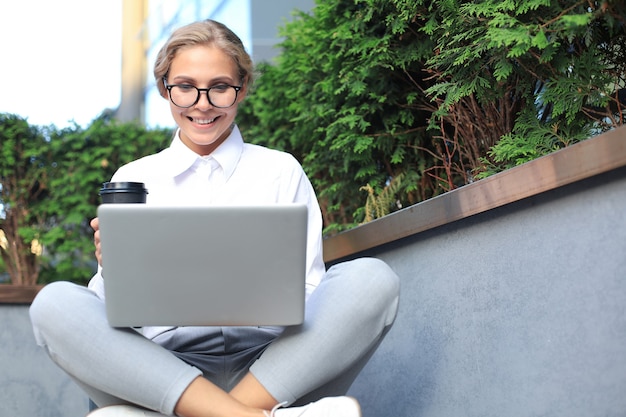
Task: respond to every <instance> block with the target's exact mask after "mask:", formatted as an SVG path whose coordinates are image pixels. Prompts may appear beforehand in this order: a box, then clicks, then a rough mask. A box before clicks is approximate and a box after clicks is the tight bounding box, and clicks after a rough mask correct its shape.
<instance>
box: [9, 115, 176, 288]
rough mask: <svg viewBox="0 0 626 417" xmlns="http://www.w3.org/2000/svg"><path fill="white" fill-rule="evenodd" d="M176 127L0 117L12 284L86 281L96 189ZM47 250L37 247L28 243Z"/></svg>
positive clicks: (92, 260)
mask: <svg viewBox="0 0 626 417" xmlns="http://www.w3.org/2000/svg"><path fill="white" fill-rule="evenodd" d="M171 134H172V133H171V131H168V130H160V129H157V130H147V129H145V128H144V127H142V126H140V125H138V124H134V123H123V124H122V123H116V122H114V121H110V120H106V119H97V120H95V121H94V122H93V123H92V124H91V125H90V126H88V127H87V128H86V129H84V128H81V127H79V126H73V127H69V128H65V129H61V130H58V129H56V128H55V127H54V126H48V127H32V126H29V125H28V123H27V122H26V121H25V120H24V119H21V118H19V117H17V116H14V115H1V117H0V140H1V142H0V152H1V154H2V159H1V160H0V172H1V177H0V184H2V194H1V195H0V204H2V205H3V207H4V213H3V216H0V228H1V229H2V230H3V231H4V234H5V235H6V239H7V243H8V244H7V245H6V246H7V249H4V248H2V249H1V250H2V256H3V260H4V264H5V269H6V270H7V272H8V273H9V275H10V277H11V281H12V283H13V284H34V283H36V282H38V281H39V282H50V281H54V280H59V279H63V280H70V281H75V282H84V281H85V280H86V279H88V278H89V277H90V275H91V274H92V273H93V272H94V269H95V266H96V265H95V257H94V255H93V251H94V247H93V231H92V230H91V228H90V226H89V221H90V220H91V219H92V218H93V217H95V214H96V208H97V206H98V204H99V202H100V200H99V195H98V190H99V189H100V187H101V185H102V183H103V182H105V181H108V180H109V179H110V178H111V176H112V175H113V173H114V172H115V170H116V169H117V168H119V167H120V166H121V165H123V164H125V163H127V162H130V161H132V160H134V159H137V158H138V157H141V156H144V155H147V154H151V153H154V152H157V151H159V150H160V149H163V148H164V147H165V146H167V145H168V144H169V141H170V139H171ZM33 242H35V243H34V244H35V246H36V247H40V248H42V249H43V251H42V253H40V254H35V253H33V251H32V250H31V247H32V246H33Z"/></svg>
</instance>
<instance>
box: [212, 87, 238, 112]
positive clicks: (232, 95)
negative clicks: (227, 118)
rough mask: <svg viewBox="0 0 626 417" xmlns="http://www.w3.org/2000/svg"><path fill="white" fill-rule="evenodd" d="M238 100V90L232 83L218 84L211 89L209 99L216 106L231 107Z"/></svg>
mask: <svg viewBox="0 0 626 417" xmlns="http://www.w3.org/2000/svg"><path fill="white" fill-rule="evenodd" d="M235 100H237V90H235V89H234V88H233V87H231V86H230V85H218V86H215V87H212V88H211V89H210V90H209V101H210V102H211V104H212V105H214V106H215V107H230V106H232V105H233V104H235Z"/></svg>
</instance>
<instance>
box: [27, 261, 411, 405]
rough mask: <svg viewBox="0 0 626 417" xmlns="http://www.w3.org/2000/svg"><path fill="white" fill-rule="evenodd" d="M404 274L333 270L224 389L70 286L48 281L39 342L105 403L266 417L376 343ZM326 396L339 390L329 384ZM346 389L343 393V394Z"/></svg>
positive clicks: (36, 316) (366, 264)
mask: <svg viewBox="0 0 626 417" xmlns="http://www.w3.org/2000/svg"><path fill="white" fill-rule="evenodd" d="M398 281H399V280H398V277H397V276H396V275H395V274H394V273H393V271H391V269H389V267H388V266H387V265H386V264H384V263H383V262H382V261H379V260H376V259H372V258H363V259H358V260H355V261H350V262H345V263H341V264H338V265H335V266H334V267H332V268H330V269H329V271H328V272H327V274H326V276H325V277H324V279H323V281H322V282H321V283H320V286H319V287H318V288H317V289H316V291H315V292H314V293H313V294H312V295H311V297H310V298H309V300H308V301H307V307H306V314H305V317H306V318H305V322H304V323H303V324H302V325H300V326H292V327H289V328H287V329H286V330H285V331H284V332H283V334H282V335H281V336H279V337H278V338H277V339H276V340H275V341H274V342H272V343H271V344H270V345H269V347H268V348H267V349H266V350H265V351H264V352H263V354H262V355H261V357H260V358H259V359H258V360H257V361H256V362H254V363H253V364H252V366H251V367H250V372H249V373H247V374H246V375H245V376H244V377H243V378H242V379H241V381H239V383H238V384H237V385H236V386H235V387H234V388H233V389H232V390H231V391H230V392H226V391H224V390H222V389H221V388H219V387H218V386H217V385H215V384H213V383H212V382H210V381H209V380H207V379H205V378H203V377H202V372H201V371H200V370H199V369H198V368H196V367H193V366H190V365H189V364H187V363H186V362H185V361H183V360H181V359H179V358H177V357H176V356H175V355H173V354H172V353H171V352H170V351H169V350H167V349H165V348H163V347H162V346H160V345H158V344H157V343H154V342H153V341H151V340H148V339H146V338H145V337H143V336H142V335H140V334H139V333H137V332H135V331H134V330H131V329H115V328H111V327H110V326H109V325H108V323H107V321H106V315H105V310H104V303H103V301H102V300H100V299H99V298H98V297H97V296H96V295H95V294H94V293H92V292H91V291H90V290H88V289H86V288H84V287H80V286H76V285H73V284H69V283H60V282H59V283H53V284H49V285H48V286H46V287H45V288H44V289H43V290H42V291H41V292H40V293H39V295H38V296H37V298H36V299H35V301H34V302H33V305H32V306H31V320H32V323H33V328H34V332H35V337H36V339H37V342H38V343H39V344H40V345H42V346H44V347H45V348H46V349H47V351H48V353H49V355H50V356H51V358H52V359H53V360H54V361H55V362H56V363H57V364H58V365H59V366H60V367H61V368H62V369H64V370H65V372H66V373H68V374H69V375H70V376H71V377H72V378H73V379H74V380H76V381H77V383H78V384H79V385H80V386H82V387H83V388H84V389H85V391H86V392H87V393H88V395H89V396H90V398H92V399H93V400H94V401H95V402H96V404H98V405H99V406H103V405H109V404H120V403H124V402H129V403H133V404H136V405H139V406H143V407H146V408H149V409H152V410H157V411H159V412H161V413H163V414H168V415H171V414H173V413H176V415H179V416H185V417H194V416H211V417H218V416H237V415H240V416H247V415H249V416H254V415H257V416H262V415H263V413H262V411H261V410H264V409H265V410H267V409H270V408H271V407H272V406H273V405H275V404H277V403H278V402H287V403H293V402H295V401H296V400H297V399H298V398H301V397H303V396H305V395H306V394H308V393H310V392H312V391H315V390H317V389H320V388H322V387H324V385H325V384H328V383H329V382H331V381H332V382H334V383H337V382H340V383H338V385H337V386H338V387H339V388H337V389H339V390H342V389H345V388H346V387H347V386H349V383H350V382H351V381H348V383H347V384H346V381H341V379H342V375H343V374H344V373H346V375H348V376H349V377H350V378H353V377H354V376H355V375H352V374H350V373H347V372H346V371H347V370H349V369H351V368H353V367H355V366H359V362H361V361H363V360H364V358H367V356H368V354H369V353H371V351H372V350H373V349H374V348H375V346H377V344H378V343H379V342H380V339H381V338H382V337H383V335H384V333H385V331H386V330H387V329H388V328H389V327H390V326H391V324H392V323H393V320H394V318H395V314H396V311H397V305H398V294H399V282H398ZM325 388H326V391H325V392H332V391H333V388H332V387H330V388H328V387H325ZM337 394H338V395H339V394H342V392H337Z"/></svg>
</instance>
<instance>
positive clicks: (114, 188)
mask: <svg viewBox="0 0 626 417" xmlns="http://www.w3.org/2000/svg"><path fill="white" fill-rule="evenodd" d="M147 195H148V190H146V187H145V185H144V183H142V182H105V183H103V184H102V188H101V189H100V198H101V199H102V203H103V204H111V203H113V204H120V203H122V204H124V203H145V202H146V196H147Z"/></svg>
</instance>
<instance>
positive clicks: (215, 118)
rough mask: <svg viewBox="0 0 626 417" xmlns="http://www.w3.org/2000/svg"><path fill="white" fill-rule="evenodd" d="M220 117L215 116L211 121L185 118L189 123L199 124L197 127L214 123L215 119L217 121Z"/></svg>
mask: <svg viewBox="0 0 626 417" xmlns="http://www.w3.org/2000/svg"><path fill="white" fill-rule="evenodd" d="M219 118H220V116H216V117H214V118H212V119H197V118H193V117H187V119H189V121H191V122H193V123H196V124H199V125H209V124H211V123H213V122H215V121H216V120H217V119H219Z"/></svg>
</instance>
